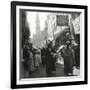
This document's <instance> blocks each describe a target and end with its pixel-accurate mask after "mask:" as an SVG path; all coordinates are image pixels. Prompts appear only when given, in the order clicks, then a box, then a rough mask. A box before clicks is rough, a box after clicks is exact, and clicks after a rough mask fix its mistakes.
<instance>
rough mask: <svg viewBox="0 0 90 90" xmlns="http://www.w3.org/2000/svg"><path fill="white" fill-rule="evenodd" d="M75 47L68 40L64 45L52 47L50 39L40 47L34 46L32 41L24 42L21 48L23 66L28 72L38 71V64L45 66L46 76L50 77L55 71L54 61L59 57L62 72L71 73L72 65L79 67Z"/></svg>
mask: <svg viewBox="0 0 90 90" xmlns="http://www.w3.org/2000/svg"><path fill="white" fill-rule="evenodd" d="M76 50H77V47H73V46H72V45H71V42H70V41H69V40H68V41H67V42H66V44H65V45H63V46H62V47H59V48H58V50H55V49H54V46H53V43H52V41H48V42H47V44H46V45H45V46H44V47H42V48H34V47H33V44H32V43H29V42H26V43H25V45H24V48H23V59H24V62H23V66H24V68H25V70H27V71H28V72H29V73H30V74H31V73H32V72H34V71H36V70H38V71H39V67H40V65H42V66H44V67H45V70H46V76H47V77H50V76H52V75H53V74H55V72H56V65H55V64H56V62H57V59H58V58H59V53H60V57H62V58H63V60H64V74H65V75H66V76H72V75H73V66H77V67H79V63H78V61H79V60H78V57H79V56H78V54H77V53H75V51H76ZM75 55H76V56H75Z"/></svg>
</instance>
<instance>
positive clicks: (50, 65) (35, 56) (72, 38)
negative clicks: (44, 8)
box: [20, 11, 80, 78]
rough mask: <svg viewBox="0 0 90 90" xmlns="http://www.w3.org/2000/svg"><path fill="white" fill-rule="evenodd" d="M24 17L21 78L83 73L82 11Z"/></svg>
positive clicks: (27, 13) (23, 13)
mask: <svg viewBox="0 0 90 90" xmlns="http://www.w3.org/2000/svg"><path fill="white" fill-rule="evenodd" d="M21 16H22V17H21V19H20V20H21V22H22V35H23V36H22V39H21V40H22V42H21V43H22V46H21V50H20V52H21V61H20V62H21V63H20V78H42V77H43V78H44V77H68V76H80V27H79V23H80V13H79V12H76V13H72V12H69V13H66V12H64V13H43V12H38V13H36V12H29V11H28V12H21ZM33 18H34V19H33ZM32 22H34V23H33V24H32Z"/></svg>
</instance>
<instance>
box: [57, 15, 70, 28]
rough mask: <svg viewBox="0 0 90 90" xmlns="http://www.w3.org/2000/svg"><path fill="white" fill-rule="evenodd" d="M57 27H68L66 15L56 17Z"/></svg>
mask: <svg viewBox="0 0 90 90" xmlns="http://www.w3.org/2000/svg"><path fill="white" fill-rule="evenodd" d="M56 23H57V26H68V23H69V17H68V15H56Z"/></svg>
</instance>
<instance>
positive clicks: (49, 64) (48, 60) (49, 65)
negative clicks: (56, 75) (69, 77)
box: [45, 44, 56, 77]
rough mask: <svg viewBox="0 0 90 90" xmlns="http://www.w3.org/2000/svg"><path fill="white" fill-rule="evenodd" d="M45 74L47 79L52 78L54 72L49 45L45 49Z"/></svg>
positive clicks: (53, 61)
mask: <svg viewBox="0 0 90 90" xmlns="http://www.w3.org/2000/svg"><path fill="white" fill-rule="evenodd" d="M45 62H46V74H47V76H48V77H51V76H53V73H52V72H53V71H55V70H56V67H55V58H54V53H53V50H52V47H51V45H50V44H49V45H48V47H47V48H46V61H45Z"/></svg>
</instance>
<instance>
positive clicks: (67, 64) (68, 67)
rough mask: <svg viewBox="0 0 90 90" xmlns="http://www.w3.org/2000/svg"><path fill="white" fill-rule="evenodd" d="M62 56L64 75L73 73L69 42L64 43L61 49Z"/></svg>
mask: <svg viewBox="0 0 90 90" xmlns="http://www.w3.org/2000/svg"><path fill="white" fill-rule="evenodd" d="M62 56H63V58H64V73H65V75H73V58H72V56H73V55H72V50H71V48H70V42H67V43H66V47H65V48H64V49H63V51H62Z"/></svg>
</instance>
